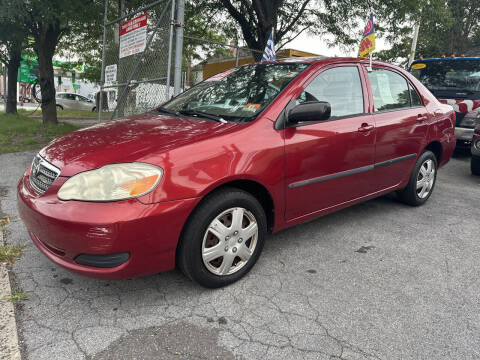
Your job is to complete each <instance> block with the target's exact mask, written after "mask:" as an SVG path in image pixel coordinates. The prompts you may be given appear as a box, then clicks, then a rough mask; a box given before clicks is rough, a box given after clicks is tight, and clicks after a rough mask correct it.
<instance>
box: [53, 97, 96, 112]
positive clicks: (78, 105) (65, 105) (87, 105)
mask: <svg viewBox="0 0 480 360" xmlns="http://www.w3.org/2000/svg"><path fill="white" fill-rule="evenodd" d="M55 101H56V103H57V110H63V109H65V110H67V109H68V110H89V111H96V110H97V107H96V106H95V102H94V101H93V100H90V99H89V98H87V97H85V96H82V95H78V94H74V93H57V95H56V97H55Z"/></svg>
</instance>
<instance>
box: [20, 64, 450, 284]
mask: <svg viewBox="0 0 480 360" xmlns="http://www.w3.org/2000/svg"><path fill="white" fill-rule="evenodd" d="M368 65H369V62H368V61H366V60H360V59H354V58H324V57H320V58H311V59H304V58H295V59H282V60H279V61H274V62H263V63H259V64H252V65H245V66H242V67H239V68H235V69H233V70H229V71H227V72H225V73H221V74H218V75H215V76H213V77H212V78H210V79H207V80H205V81H203V82H202V83H200V84H198V85H196V86H194V87H192V88H190V89H189V90H187V91H186V92H184V93H182V94H180V95H178V96H177V97H175V98H173V99H172V100H170V101H168V102H167V103H165V104H163V105H162V106H160V107H158V108H157V109H156V110H154V111H149V112H147V113H145V114H142V115H135V116H132V117H129V118H125V119H123V120H116V121H112V122H107V123H103V124H98V125H94V126H92V127H90V128H85V129H81V130H78V131H75V132H72V133H70V134H67V135H65V136H63V137H60V138H58V139H56V140H54V141H53V142H51V143H50V144H49V145H48V146H46V147H45V148H44V149H42V150H41V151H40V152H39V154H38V155H36V156H35V158H34V160H33V162H32V165H31V166H30V167H29V168H28V169H27V171H26V172H25V174H24V176H23V177H22V179H21V180H20V182H19V184H18V208H19V213H20V215H21V218H22V219H23V221H24V222H25V224H26V227H27V229H28V231H29V233H30V236H31V239H32V241H33V242H34V243H35V245H36V246H37V247H38V248H39V249H40V251H41V252H43V254H45V255H46V256H47V257H48V258H49V259H51V260H52V261H53V262H55V263H57V264H59V265H61V266H63V267H65V268H67V269H69V270H71V271H74V272H77V273H79V274H83V275H87V276H92V277H98V278H104V279H123V278H131V277H133V276H140V275H145V274H153V273H157V272H160V271H165V270H170V269H173V268H174V267H175V266H179V267H180V269H182V271H183V272H184V274H186V276H188V277H189V278H191V279H193V280H195V281H197V282H198V283H200V284H202V285H203V286H207V287H219V286H224V285H228V284H230V283H232V282H234V281H236V280H238V279H240V278H241V277H242V276H244V275H245V274H246V273H247V272H248V271H249V270H250V269H251V268H252V266H253V265H254V264H255V262H256V261H257V259H258V257H259V256H260V253H261V251H262V248H263V245H264V242H265V236H266V233H267V232H277V231H279V230H282V229H284V228H287V227H290V226H293V225H296V224H299V223H303V222H305V221H309V220H312V219H314V218H316V217H318V216H322V215H325V214H328V213H331V212H333V211H336V210H339V209H342V208H345V207H347V206H350V205H353V204H356V203H359V202H361V201H365V200H368V199H372V198H375V197H378V196H381V195H383V194H387V193H390V192H393V191H396V192H397V194H398V198H399V199H400V200H401V201H403V202H405V203H407V204H409V205H412V206H418V205H422V204H424V203H425V202H426V201H427V200H428V199H429V197H430V196H431V194H432V192H433V189H434V186H435V181H436V178H437V171H438V169H439V167H441V166H443V165H445V164H446V163H447V162H448V161H449V159H450V157H451V155H452V153H453V151H454V148H455V143H456V142H455V134H454V124H455V113H454V111H453V109H452V107H451V106H449V105H444V104H442V103H440V102H439V101H438V100H437V99H436V98H435V97H434V96H433V95H432V94H431V93H430V92H429V91H428V90H427V89H426V88H425V87H424V86H423V85H422V84H421V83H420V82H419V81H418V80H417V79H416V78H415V77H413V76H412V75H411V74H409V73H408V72H406V71H404V70H402V69H400V68H398V67H396V66H393V65H389V64H386V63H382V62H377V61H374V62H373V69H372V70H371V71H368V70H367V67H368ZM364 220H365V221H368V219H367V218H366V219H364ZM285 261H286V262H288V259H286V260H285ZM287 266H288V265H287Z"/></svg>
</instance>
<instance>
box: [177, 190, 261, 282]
mask: <svg viewBox="0 0 480 360" xmlns="http://www.w3.org/2000/svg"><path fill="white" fill-rule="evenodd" d="M266 229H267V224H266V217H265V213H264V210H263V208H262V206H261V205H260V203H259V202H258V200H257V199H256V198H255V197H253V196H252V195H250V194H249V193H247V192H245V191H242V190H239V189H235V188H227V189H223V190H221V191H219V192H217V193H214V194H212V195H211V196H209V197H208V198H206V199H205V201H204V202H202V203H201V204H200V205H199V206H198V208H197V209H196V210H195V212H194V213H193V215H192V216H191V218H190V220H189V222H188V223H187V225H186V228H185V230H184V232H183V235H182V238H181V239H180V244H179V248H178V253H177V254H178V255H177V260H178V265H179V267H180V269H181V270H182V271H183V273H184V274H185V275H186V276H188V277H189V278H190V279H192V280H194V281H196V282H198V283H199V284H200V285H203V286H205V287H209V288H217V287H221V286H225V285H228V284H231V283H233V282H235V281H237V280H238V279H240V278H241V277H243V276H244V275H245V274H246V273H247V272H248V271H250V269H251V268H252V267H253V265H254V264H255V262H256V261H257V259H258V257H259V256H260V253H261V251H262V248H263V244H264V241H265V234H266Z"/></svg>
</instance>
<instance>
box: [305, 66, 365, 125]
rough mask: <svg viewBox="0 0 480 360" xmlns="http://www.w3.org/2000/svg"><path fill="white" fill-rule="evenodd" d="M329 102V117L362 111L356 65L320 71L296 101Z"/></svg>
mask: <svg viewBox="0 0 480 360" xmlns="http://www.w3.org/2000/svg"><path fill="white" fill-rule="evenodd" d="M307 101H326V102H328V103H330V106H331V109H332V112H331V116H330V118H331V119H335V118H340V117H346V116H353V115H358V114H362V113H363V112H364V106H363V91H362V82H361V80H360V74H359V72H358V68H357V67H356V66H339V67H336V68H332V69H328V70H325V71H323V72H322V73H320V74H319V75H318V76H317V77H316V78H315V79H314V80H313V81H312V82H311V83H310V84H308V86H307V87H306V88H305V90H304V91H303V92H302V93H301V94H300V96H299V97H298V99H297V102H299V103H303V102H307Z"/></svg>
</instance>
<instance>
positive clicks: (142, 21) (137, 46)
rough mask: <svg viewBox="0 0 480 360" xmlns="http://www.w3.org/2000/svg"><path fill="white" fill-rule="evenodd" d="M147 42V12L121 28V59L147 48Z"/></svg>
mask: <svg viewBox="0 0 480 360" xmlns="http://www.w3.org/2000/svg"><path fill="white" fill-rule="evenodd" d="M146 43H147V14H142V15H140V16H137V17H136V18H133V19H131V20H128V21H127V22H125V23H123V24H122V28H121V29H120V56H119V57H120V59H121V58H123V57H126V56H130V55H135V54H138V53H140V52H142V51H144V50H145V46H146Z"/></svg>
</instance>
